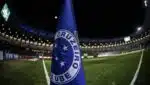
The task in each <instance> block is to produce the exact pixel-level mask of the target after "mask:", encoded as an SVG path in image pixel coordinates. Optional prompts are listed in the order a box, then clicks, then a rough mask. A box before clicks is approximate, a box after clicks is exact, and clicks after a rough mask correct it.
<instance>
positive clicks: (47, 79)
mask: <svg viewBox="0 0 150 85" xmlns="http://www.w3.org/2000/svg"><path fill="white" fill-rule="evenodd" d="M42 62H43V69H44V73H45V77H46V81H47V85H50V77H49V75H48V71H47V69H46V65H45V61H44V59H43V60H42Z"/></svg>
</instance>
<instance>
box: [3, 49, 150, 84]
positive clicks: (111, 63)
mask: <svg viewBox="0 0 150 85" xmlns="http://www.w3.org/2000/svg"><path fill="white" fill-rule="evenodd" d="M149 52H150V51H145V52H144V57H143V63H142V67H141V70H140V73H139V76H138V79H137V81H136V84H137V85H144V84H143V82H145V81H148V80H146V79H143V78H145V76H143V75H145V73H146V74H147V77H146V78H149V76H148V75H150V70H149V69H146V64H148V63H149V65H150V62H148V61H150V58H149V57H150V56H149ZM140 56H141V52H140V53H135V54H128V55H124V56H117V57H108V58H107V59H101V58H97V59H94V60H90V59H84V60H83V65H84V70H85V76H86V82H87V85H129V84H130V82H131V80H132V78H133V76H134V73H135V71H136V69H137V66H138V63H139V59H140ZM148 56H149V57H148ZM148 59H149V60H148ZM45 64H46V67H47V70H48V72H49V74H50V61H48V60H47V61H45ZM149 79H150V78H149ZM140 83H142V84H140ZM0 85H47V83H46V79H45V74H44V70H43V66H42V61H37V62H31V61H22V60H20V61H1V62H0Z"/></svg>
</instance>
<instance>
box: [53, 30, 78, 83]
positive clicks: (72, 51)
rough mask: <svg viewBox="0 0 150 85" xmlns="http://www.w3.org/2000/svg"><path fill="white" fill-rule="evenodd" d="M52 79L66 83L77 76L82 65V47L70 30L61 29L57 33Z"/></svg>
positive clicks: (54, 81)
mask: <svg viewBox="0 0 150 85" xmlns="http://www.w3.org/2000/svg"><path fill="white" fill-rule="evenodd" d="M52 56H53V60H52V64H53V65H52V66H53V67H52V69H51V70H52V71H51V81H52V82H53V83H55V84H66V83H69V82H71V81H72V80H73V79H75V78H76V76H77V74H78V72H79V70H80V67H81V58H80V48H79V45H78V42H77V39H76V37H75V36H74V34H72V33H71V32H70V31H68V30H64V29H61V30H59V31H58V32H57V33H56V35H55V44H54V47H53V54H52Z"/></svg>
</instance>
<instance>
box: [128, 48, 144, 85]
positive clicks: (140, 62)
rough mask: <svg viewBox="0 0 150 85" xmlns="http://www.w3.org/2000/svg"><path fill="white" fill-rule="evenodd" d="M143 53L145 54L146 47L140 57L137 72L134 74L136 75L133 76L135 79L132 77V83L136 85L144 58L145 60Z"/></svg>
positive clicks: (131, 84)
mask: <svg viewBox="0 0 150 85" xmlns="http://www.w3.org/2000/svg"><path fill="white" fill-rule="evenodd" d="M143 54H144V49H143V50H142V53H141V58H140V61H139V64H138V67H137V70H136V72H135V74H134V77H133V79H132V81H131V83H130V85H134V83H135V81H136V79H137V77H138V74H139V71H140V68H141V64H142V60H143Z"/></svg>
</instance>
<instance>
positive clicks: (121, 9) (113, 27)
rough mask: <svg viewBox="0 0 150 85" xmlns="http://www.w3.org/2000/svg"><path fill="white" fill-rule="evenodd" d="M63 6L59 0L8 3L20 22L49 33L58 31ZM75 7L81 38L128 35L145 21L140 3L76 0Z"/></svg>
mask: <svg viewBox="0 0 150 85" xmlns="http://www.w3.org/2000/svg"><path fill="white" fill-rule="evenodd" d="M61 4H62V2H60V0H51V1H49V0H42V1H41V0H21V1H20V0H11V1H8V5H9V7H11V10H12V11H13V12H14V13H15V14H16V16H17V18H18V19H20V20H21V21H23V22H25V23H26V24H27V25H29V26H31V27H34V28H43V29H44V30H46V31H50V32H55V30H56V29H55V28H56V25H57V20H56V19H54V16H55V15H57V16H58V15H59V12H60V9H61ZM73 4H74V12H75V17H76V23H77V27H78V28H77V29H78V33H79V36H80V37H86V38H106V39H107V38H115V37H123V36H128V35H130V34H132V33H134V32H135V31H136V28H137V27H138V26H141V25H142V24H143V22H144V18H145V8H144V6H143V2H142V1H141V0H132V1H130V0H124V1H121V2H120V1H119V0H115V1H114V0H113V1H112V0H107V1H91V0H74V2H73ZM58 17H59V16H58Z"/></svg>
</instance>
